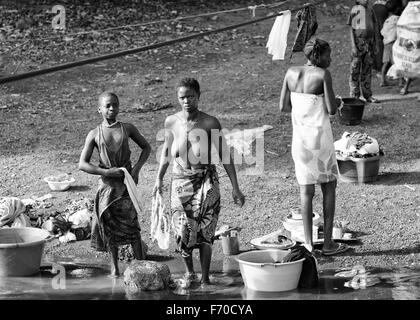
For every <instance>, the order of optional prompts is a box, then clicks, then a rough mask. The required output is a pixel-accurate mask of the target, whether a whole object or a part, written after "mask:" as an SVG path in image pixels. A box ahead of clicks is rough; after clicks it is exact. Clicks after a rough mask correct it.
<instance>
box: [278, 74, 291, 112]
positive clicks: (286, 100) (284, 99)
mask: <svg viewBox="0 0 420 320" xmlns="http://www.w3.org/2000/svg"><path fill="white" fill-rule="evenodd" d="M288 79H289V71H287V72H286V75H285V76H284V80H283V87H282V89H281V94H280V111H283V112H291V111H292V103H291V102H290V90H289V85H288Z"/></svg>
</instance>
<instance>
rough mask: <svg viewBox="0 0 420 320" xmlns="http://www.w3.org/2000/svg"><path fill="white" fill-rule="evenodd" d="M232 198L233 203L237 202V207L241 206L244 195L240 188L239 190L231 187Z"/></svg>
mask: <svg viewBox="0 0 420 320" xmlns="http://www.w3.org/2000/svg"><path fill="white" fill-rule="evenodd" d="M232 198H233V202H234V203H235V204H239V207H241V208H242V206H243V205H244V203H245V196H244V195H243V194H242V192H241V190H239V189H233V191H232Z"/></svg>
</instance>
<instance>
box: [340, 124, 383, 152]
mask: <svg viewBox="0 0 420 320" xmlns="http://www.w3.org/2000/svg"><path fill="white" fill-rule="evenodd" d="M334 148H335V152H336V154H337V155H338V156H341V157H353V158H369V157H375V156H383V155H384V152H383V151H382V149H381V148H380V147H379V144H378V141H377V140H376V139H374V138H372V137H370V136H368V135H367V134H366V133H361V132H357V131H356V132H353V133H349V132H347V131H346V132H344V133H343V135H342V136H341V139H340V140H337V141H335V142H334Z"/></svg>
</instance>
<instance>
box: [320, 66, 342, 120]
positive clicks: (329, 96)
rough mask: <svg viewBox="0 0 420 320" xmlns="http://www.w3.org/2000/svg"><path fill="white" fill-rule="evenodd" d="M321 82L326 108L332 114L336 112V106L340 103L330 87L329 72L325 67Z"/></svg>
mask: <svg viewBox="0 0 420 320" xmlns="http://www.w3.org/2000/svg"><path fill="white" fill-rule="evenodd" d="M323 82H324V95H325V103H326V105H327V110H328V113H329V114H330V115H333V114H335V113H336V112H337V106H338V105H339V104H340V101H339V100H337V99H336V98H335V94H334V89H333V87H332V78H331V73H330V72H329V71H328V70H327V69H326V70H324V76H323Z"/></svg>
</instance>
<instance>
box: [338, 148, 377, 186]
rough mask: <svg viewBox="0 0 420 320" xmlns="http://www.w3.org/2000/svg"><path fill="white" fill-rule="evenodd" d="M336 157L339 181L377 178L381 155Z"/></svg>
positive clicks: (367, 180)
mask: <svg viewBox="0 0 420 320" xmlns="http://www.w3.org/2000/svg"><path fill="white" fill-rule="evenodd" d="M336 158H337V164H338V173H339V177H340V180H341V181H343V182H357V183H364V182H372V181H376V180H377V178H378V173H379V164H380V159H381V156H375V157H369V158H350V157H346V158H344V157H341V156H339V155H337V156H336Z"/></svg>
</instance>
